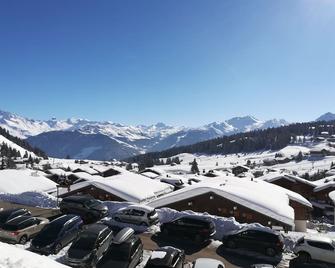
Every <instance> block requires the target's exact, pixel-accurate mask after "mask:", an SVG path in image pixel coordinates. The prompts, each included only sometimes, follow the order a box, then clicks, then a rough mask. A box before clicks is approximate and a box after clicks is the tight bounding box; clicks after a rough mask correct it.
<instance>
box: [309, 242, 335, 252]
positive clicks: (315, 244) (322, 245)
mask: <svg viewBox="0 0 335 268" xmlns="http://www.w3.org/2000/svg"><path fill="white" fill-rule="evenodd" d="M307 243H308V244H309V245H310V246H312V247H315V248H320V249H324V250H334V247H333V246H332V245H330V244H328V243H324V242H314V241H307Z"/></svg>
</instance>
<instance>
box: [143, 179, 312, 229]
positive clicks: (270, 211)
mask: <svg viewBox="0 0 335 268" xmlns="http://www.w3.org/2000/svg"><path fill="white" fill-rule="evenodd" d="M208 192H213V193H215V194H217V195H220V196H222V197H224V198H226V199H229V200H231V201H233V202H235V203H238V204H241V205H243V206H245V207H248V208H250V209H252V210H254V211H257V212H258V213H261V214H264V215H267V216H269V217H271V218H273V219H276V220H278V221H280V222H283V223H286V224H288V225H293V224H294V210H293V208H292V207H291V206H290V205H289V200H290V199H292V200H295V201H297V202H299V203H302V204H304V205H306V206H308V207H312V205H311V204H310V203H309V202H308V201H307V200H306V199H305V198H304V197H302V196H301V195H299V194H297V193H294V192H291V191H289V190H287V189H284V188H282V187H279V186H277V185H274V184H270V183H267V182H264V181H261V180H257V179H254V180H253V181H251V180H247V179H245V178H244V179H242V178H238V177H232V176H227V177H219V178H213V179H210V180H206V181H202V182H199V183H197V184H194V185H191V186H189V187H186V188H183V189H181V190H178V191H175V192H173V193H170V194H167V195H165V196H162V197H160V198H158V199H156V200H154V201H151V202H148V205H149V206H152V207H163V206H166V205H168V204H172V203H175V202H178V201H181V200H185V199H188V198H192V197H194V196H198V195H202V194H205V193H208ZM269 193H271V194H269Z"/></svg>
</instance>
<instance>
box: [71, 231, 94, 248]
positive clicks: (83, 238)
mask: <svg viewBox="0 0 335 268" xmlns="http://www.w3.org/2000/svg"><path fill="white" fill-rule="evenodd" d="M96 240H97V237H96V236H95V235H93V234H88V233H83V234H81V235H80V236H79V238H78V239H77V240H76V241H74V242H73V244H72V247H73V248H76V249H82V250H91V249H93V248H94V246H95V242H96Z"/></svg>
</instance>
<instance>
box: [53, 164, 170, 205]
mask: <svg viewBox="0 0 335 268" xmlns="http://www.w3.org/2000/svg"><path fill="white" fill-rule="evenodd" d="M118 169H120V170H119V171H121V168H118ZM172 191H173V187H172V186H170V185H168V184H166V183H162V182H159V181H156V180H152V179H149V178H146V177H144V176H141V175H138V174H135V173H132V172H129V171H126V170H122V172H121V173H120V174H118V175H114V176H111V177H106V178H104V177H101V176H86V179H84V178H83V177H82V178H81V181H80V182H78V183H75V184H73V185H71V186H69V187H66V188H64V189H60V191H59V197H66V196H69V195H75V194H89V195H91V196H93V197H95V198H97V199H100V200H108V201H129V202H136V203H143V202H147V201H149V200H153V199H155V198H157V197H159V196H162V195H164V194H167V193H170V192H172Z"/></svg>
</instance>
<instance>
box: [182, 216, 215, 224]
mask: <svg viewBox="0 0 335 268" xmlns="http://www.w3.org/2000/svg"><path fill="white" fill-rule="evenodd" d="M180 219H190V220H197V221H203V222H208V223H211V222H213V220H212V219H210V218H206V217H202V216H197V215H187V216H181V217H179V218H178V219H176V220H180Z"/></svg>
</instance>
